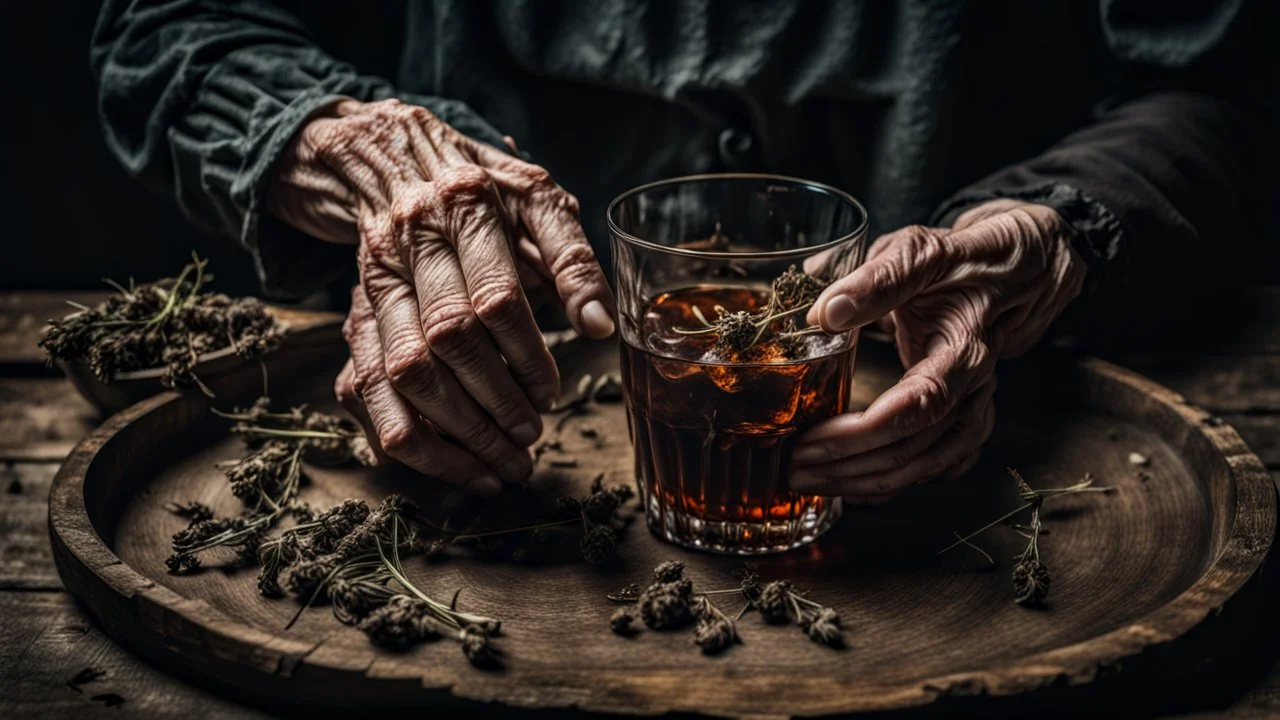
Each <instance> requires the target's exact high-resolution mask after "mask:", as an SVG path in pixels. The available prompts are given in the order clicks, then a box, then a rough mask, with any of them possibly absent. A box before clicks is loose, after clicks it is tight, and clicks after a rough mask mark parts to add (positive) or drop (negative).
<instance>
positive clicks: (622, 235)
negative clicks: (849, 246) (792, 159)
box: [605, 173, 868, 260]
mask: <svg viewBox="0 0 1280 720" xmlns="http://www.w3.org/2000/svg"><path fill="white" fill-rule="evenodd" d="M710 180H771V181H774V182H778V183H785V184H788V185H797V186H801V187H804V188H808V189H810V190H817V191H819V192H822V193H825V194H827V195H833V196H835V197H836V198H838V199H840V200H843V201H844V202H846V203H848V204H849V205H852V206H853V207H854V208H855V209H856V210H857V211H858V213H859V215H860V216H861V220H860V222H859V223H858V225H857V227H855V228H854V229H853V231H852V232H849V233H846V234H844V235H841V236H840V237H837V238H835V239H833V240H828V241H827V242H825V243H822V244H821V245H810V246H807V247H801V248H790V249H787V250H760V251H756V252H733V251H725V250H695V249H692V248H680V247H672V246H670V245H659V244H658V243H655V242H650V241H648V240H643V239H641V238H638V237H636V236H635V235H632V234H631V233H629V232H626V231H625V230H623V229H622V228H620V227H618V224H617V223H615V222H614V221H613V213H614V209H615V208H617V207H618V205H619V204H620V203H622V202H623V201H625V200H629V199H631V198H633V197H635V196H637V195H640V194H641V193H645V192H648V191H650V190H654V189H657V188H661V187H666V186H668V185H680V184H684V183H690V182H707V181H710ZM605 220H606V221H607V222H608V224H609V232H610V233H611V234H613V236H614V237H616V238H619V239H620V240H623V241H624V242H627V243H630V244H632V245H636V246H639V247H643V248H645V249H648V250H656V251H658V252H665V253H669V254H671V255H683V256H685V257H697V258H715V259H723V260H734V259H736V260H772V259H785V258H788V257H793V256H795V257H799V256H808V255H814V254H817V253H819V252H822V251H824V250H829V249H831V248H833V247H836V246H838V245H841V244H843V243H847V242H850V241H856V240H860V239H862V238H864V237H865V236H866V234H867V222H868V219H867V209H866V208H865V207H863V205H862V203H860V202H858V199H857V198H855V197H854V196H852V195H850V194H849V193H847V192H845V191H844V190H841V189H840V188H837V187H833V186H831V185H827V184H826V183H820V182H817V181H814V180H805V179H803V178H797V177H791V176H789V175H775V174H772V173H700V174H697V175H681V176H679V177H673V178H666V179H664V180H658V181H655V182H651V183H645V184H644V185H638V186H636V187H633V188H631V189H630V190H627V191H625V192H623V193H622V194H621V195H619V196H618V197H616V198H614V199H613V200H612V201H610V203H609V207H608V209H607V210H605Z"/></svg>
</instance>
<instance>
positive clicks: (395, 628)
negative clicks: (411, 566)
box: [357, 595, 429, 650]
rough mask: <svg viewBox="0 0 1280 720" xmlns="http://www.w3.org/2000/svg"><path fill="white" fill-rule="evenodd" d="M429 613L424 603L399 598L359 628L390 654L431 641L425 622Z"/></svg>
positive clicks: (374, 612) (370, 614)
mask: <svg viewBox="0 0 1280 720" xmlns="http://www.w3.org/2000/svg"><path fill="white" fill-rule="evenodd" d="M428 612H429V610H428V607H427V604H426V603H424V602H423V601H421V600H419V599H417V598H414V597H409V596H408V595H396V596H394V597H392V598H391V599H390V600H388V601H387V604H386V605H383V606H382V607H380V608H378V609H376V610H374V611H373V612H371V613H369V614H368V615H367V616H366V617H365V618H364V619H363V620H361V621H360V622H359V623H358V625H357V627H359V628H360V630H361V631H362V632H364V634H366V635H368V636H369V641H370V642H372V643H373V644H374V645H377V646H379V647H384V648H387V649H388V650H405V649H407V648H409V647H410V646H412V645H413V644H414V643H417V642H420V641H422V640H424V639H426V638H427V637H428V635H427V632H426V630H427V628H428V627H429V625H428V624H426V623H424V622H423V618H425V617H426V616H427V614H428Z"/></svg>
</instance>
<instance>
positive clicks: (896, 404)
mask: <svg viewBox="0 0 1280 720" xmlns="http://www.w3.org/2000/svg"><path fill="white" fill-rule="evenodd" d="M1084 275H1085V264H1084V260H1083V259H1082V258H1081V257H1080V256H1079V254H1078V253H1077V252H1076V251H1075V250H1074V249H1073V248H1072V247H1071V243H1070V236H1069V229H1068V228H1067V226H1066V224H1065V222H1064V221H1063V219H1062V218H1061V216H1059V215H1058V213H1057V212H1056V211H1054V210H1053V209H1052V208H1049V207H1045V206H1042V205H1033V204H1029V203H1024V202H1020V201H1014V200H997V201H993V202H990V203H987V204H985V205H981V206H978V207H976V208H973V209H972V210H969V211H968V212H966V213H965V214H964V215H962V216H961V217H960V218H959V219H958V220H957V221H956V223H955V225H954V226H953V227H952V228H950V229H941V228H926V227H907V228H903V229H902V230H899V231H897V232H895V233H892V234H890V235H888V236H886V237H884V238H882V239H881V240H880V241H879V242H877V243H876V244H875V245H874V246H873V248H872V253H871V257H870V258H869V259H868V260H867V262H866V263H865V264H864V265H863V266H862V267H860V268H858V269H857V270H855V271H854V272H853V273H851V274H849V275H848V276H847V277H844V278H842V279H840V280H838V281H836V282H835V283H833V284H832V285H831V286H830V287H828V288H827V289H826V290H825V291H824V292H823V293H822V295H821V297H819V299H818V302H817V303H815V304H814V307H813V309H812V310H810V312H809V322H810V323H811V324H821V325H822V327H823V328H824V329H826V330H828V331H831V332H835V331H840V330H848V329H851V328H855V327H861V326H863V325H867V324H870V323H873V322H876V321H878V320H882V319H883V320H884V322H883V323H882V325H883V326H885V327H886V328H887V329H888V330H889V331H890V333H891V334H892V335H894V337H895V339H896V343H897V347H898V353H899V355H900V357H901V359H902V363H903V366H904V367H906V368H907V372H906V374H905V375H904V376H903V378H902V380H901V381H900V382H899V383H898V384H897V385H895V386H894V387H893V388H891V389H889V390H888V391H886V392H885V393H884V394H883V395H881V396H880V397H879V398H877V399H876V401H875V402H874V403H872V404H871V406H870V407H869V408H867V409H866V410H865V411H863V412H853V413H847V414H844V415H841V416H838V417H835V418H833V419H831V420H828V421H826V422H824V423H822V424H820V425H818V426H816V427H814V428H812V429H811V430H810V431H808V432H807V433H805V434H804V435H803V436H801V438H800V439H799V444H798V445H797V447H796V450H795V452H794V455H793V471H792V475H791V487H792V488H793V489H795V490H798V491H803V492H808V493H814V494H821V495H846V496H850V499H851V500H853V501H854V502H863V503H878V502H884V501H886V500H888V499H890V498H892V497H893V496H894V495H895V494H897V493H898V492H899V491H901V490H903V489H904V488H906V487H908V486H911V485H915V484H919V483H922V482H926V481H928V480H931V479H933V478H936V477H939V476H942V477H947V478H954V477H958V476H960V475H962V474H964V473H965V472H966V471H968V470H969V468H971V467H972V466H973V465H974V463H976V462H977V460H978V456H979V451H980V448H981V446H982V444H983V443H984V442H986V440H987V438H988V437H989V436H990V434H991V430H992V427H993V425H994V423H995V411H994V408H993V405H992V395H993V393H994V392H995V387H996V378H995V362H996V359H997V358H1002V357H1011V356H1016V355H1019V354H1021V353H1023V352H1026V351H1027V350H1028V349H1030V348H1031V347H1032V345H1034V344H1035V343H1036V341H1038V340H1039V339H1040V337H1041V336H1042V335H1043V334H1044V332H1045V330H1046V329H1047V328H1048V327H1049V324H1050V323H1051V322H1052V321H1053V320H1054V319H1055V318H1056V317H1057V316H1058V315H1059V314H1060V313H1061V312H1062V310H1063V309H1064V308H1065V307H1066V306H1067V304H1068V303H1069V302H1071V300H1072V299H1074V298H1075V297H1076V296H1077V295H1079V294H1080V289H1081V287H1082V285H1083V283H1084Z"/></svg>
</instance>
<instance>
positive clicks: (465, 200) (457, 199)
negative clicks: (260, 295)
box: [267, 100, 614, 492]
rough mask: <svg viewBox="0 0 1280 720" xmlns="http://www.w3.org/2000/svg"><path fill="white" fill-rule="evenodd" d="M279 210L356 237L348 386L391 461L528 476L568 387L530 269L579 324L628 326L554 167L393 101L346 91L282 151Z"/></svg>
mask: <svg viewBox="0 0 1280 720" xmlns="http://www.w3.org/2000/svg"><path fill="white" fill-rule="evenodd" d="M267 199H268V207H269V208H270V210H271V211H272V213H273V214H275V215H276V216H278V217H281V218H282V219H284V220H285V221H286V222H289V223H290V224H292V225H294V226H295V227H298V228H300V229H303V230H305V231H307V232H309V233H311V234H312V235H315V236H316V237H319V238H322V239H326V240H329V241H332V242H343V243H358V246H359V247H358V252H357V260H358V263H359V268H360V285H359V286H358V287H357V288H356V289H355V290H354V292H353V293H352V309H351V313H350V315H349V316H348V318H347V322H346V324H345V326H344V335H345V337H346V339H347V343H348V345H349V346H350V348H351V361H350V362H349V363H348V365H347V367H346V368H345V369H344V370H343V371H342V373H341V374H340V375H339V376H338V379H337V382H336V384H335V391H336V393H337V396H338V398H339V400H341V401H342V403H343V405H344V406H345V407H346V408H347V409H348V410H349V411H350V412H351V413H352V414H353V415H355V416H356V417H357V418H359V419H360V420H361V422H362V423H364V424H365V429H366V431H367V432H368V433H369V437H370V440H371V442H372V444H373V445H374V446H375V450H377V451H378V452H379V453H380V455H382V456H384V457H385V456H390V457H392V458H394V459H397V460H400V461H401V462H404V463H405V464H407V465H409V466H411V467H414V468H416V469H417V470H419V471H421V472H423V473H425V474H428V475H432V476H435V477H439V478H442V479H445V480H448V481H452V482H456V483H459V484H462V485H463V486H465V487H467V488H469V489H472V490H475V491H478V492H496V491H497V490H498V489H499V488H500V481H499V478H501V480H506V481H508V482H513V481H518V480H521V479H523V478H525V477H527V476H528V474H529V473H530V471H531V470H532V467H533V466H532V461H531V458H530V456H529V452H528V450H527V449H526V448H527V447H528V446H529V445H531V444H532V443H533V442H535V441H536V440H537V438H538V436H539V434H540V433H541V430H542V424H541V420H540V418H539V415H538V410H546V409H549V408H550V406H551V404H552V403H553V402H554V401H555V398H556V396H557V394H558V392H559V376H558V373H557V370H556V366H555V362H554V361H553V360H552V358H551V354H550V352H549V351H548V350H547V347H546V343H545V342H544V341H543V339H542V335H541V333H540V332H539V330H538V327H537V325H536V324H535V323H534V320H533V313H532V311H531V309H530V307H529V303H528V300H527V298H526V296H525V292H524V289H523V288H522V282H521V278H522V276H523V277H524V279H525V280H526V281H529V282H535V281H536V279H537V278H539V277H541V278H546V279H547V280H549V281H551V282H553V283H554V285H555V288H556V290H557V292H558V294H559V296H560V299H561V300H562V301H563V303H564V305H565V308H566V310H567V312H568V316H569V318H570V320H571V322H572V323H573V324H574V327H575V328H576V329H577V330H578V331H579V332H581V333H583V334H584V335H586V336H588V337H594V338H600V337H606V336H608V335H609V334H611V333H612V332H613V330H614V322H613V319H612V317H613V313H614V305H613V299H612V296H611V295H610V293H609V288H608V285H607V284H606V282H605V278H604V274H603V273H602V272H601V270H600V267H599V265H598V263H597V262H596V258H595V255H594V253H593V252H592V250H591V246H590V245H589V244H588V243H587V240H586V237H585V236H584V234H583V231H582V227H581V225H580V224H579V222H578V204H577V200H576V199H575V198H574V197H573V196H572V195H570V194H569V193H567V192H565V191H564V190H563V189H562V188H561V187H560V186H559V185H557V184H556V183H555V182H554V181H552V180H551V177H550V175H549V174H548V173H547V171H546V170H544V169H542V168H540V167H537V166H536V165H531V164H529V163H526V162H523V161H521V160H520V159H518V158H515V157H512V156H510V155H508V154H506V153H503V152H501V151H499V150H497V149H495V148H492V147H489V146H487V145H484V144H483V143H479V142H475V141H473V140H471V139H469V138H467V137H465V136H464V135H462V134H461V133H459V132H457V131H456V130H454V129H453V128H452V127H450V126H448V125H447V124H445V123H444V122H442V121H441V120H440V119H439V118H437V117H435V116H434V115H432V114H431V113H430V112H428V111H427V110H425V109H423V108H420V107H415V106H411V105H406V104H403V103H401V102H399V101H397V100H387V101H383V102H377V103H369V104H365V103H360V102H356V101H342V102H339V103H337V104H335V105H334V106H332V107H331V108H330V109H329V110H328V111H326V112H323V113H321V114H319V115H317V116H316V117H313V118H312V119H311V120H309V121H308V122H307V124H306V125H305V126H304V127H303V128H302V130H301V131H300V132H299V134H298V137H297V139H296V140H295V142H294V144H293V146H292V148H290V150H289V151H288V152H287V153H286V155H285V156H284V158H283V159H282V161H281V169H280V170H279V171H278V173H277V175H276V177H275V180H274V183H273V186H272V188H271V189H270V191H269V192H268V198H267Z"/></svg>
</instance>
